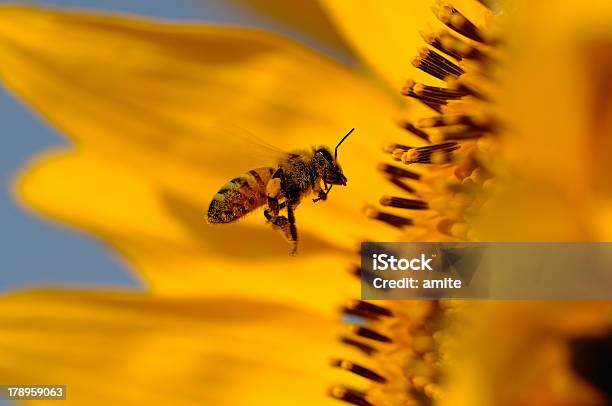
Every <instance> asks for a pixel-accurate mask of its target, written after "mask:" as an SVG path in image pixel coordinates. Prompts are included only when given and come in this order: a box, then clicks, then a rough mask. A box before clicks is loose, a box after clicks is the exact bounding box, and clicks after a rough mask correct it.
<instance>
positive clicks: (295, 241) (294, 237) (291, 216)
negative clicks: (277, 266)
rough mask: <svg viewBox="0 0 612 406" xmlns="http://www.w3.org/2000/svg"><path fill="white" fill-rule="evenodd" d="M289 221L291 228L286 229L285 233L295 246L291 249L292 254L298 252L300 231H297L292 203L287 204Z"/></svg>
mask: <svg viewBox="0 0 612 406" xmlns="http://www.w3.org/2000/svg"><path fill="white" fill-rule="evenodd" d="M287 221H288V223H289V230H288V232H287V231H285V235H286V236H287V239H288V240H289V241H291V242H292V243H293V248H292V249H291V255H295V254H296V253H297V246H298V233H297V227H296V225H295V214H294V212H293V205H292V204H288V205H287Z"/></svg>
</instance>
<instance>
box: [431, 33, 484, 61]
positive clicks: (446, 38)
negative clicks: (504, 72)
mask: <svg viewBox="0 0 612 406" xmlns="http://www.w3.org/2000/svg"><path fill="white" fill-rule="evenodd" d="M438 41H439V43H440V46H441V48H442V49H444V50H445V52H450V53H454V54H458V55H460V56H461V57H462V58H465V59H473V60H478V61H481V62H490V58H489V56H488V55H487V54H485V53H484V52H482V51H481V50H479V49H478V48H476V47H474V46H472V45H470V44H468V43H466V42H465V41H463V40H462V39H461V38H459V37H457V36H454V35H453V34H451V33H450V32H447V31H441V32H440V34H439V37H438Z"/></svg>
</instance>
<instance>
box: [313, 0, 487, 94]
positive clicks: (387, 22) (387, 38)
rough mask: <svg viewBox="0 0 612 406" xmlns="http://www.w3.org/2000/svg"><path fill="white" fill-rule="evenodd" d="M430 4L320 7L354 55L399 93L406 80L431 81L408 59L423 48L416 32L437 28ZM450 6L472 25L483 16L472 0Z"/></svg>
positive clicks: (370, 1)
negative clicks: (350, 47)
mask: <svg viewBox="0 0 612 406" xmlns="http://www.w3.org/2000/svg"><path fill="white" fill-rule="evenodd" d="M435 4H436V2H435V1H433V0H412V1H404V0H387V1H375V0H364V1H360V2H359V4H355V2H353V1H350V0H323V5H324V6H325V8H326V10H327V11H328V13H329V14H330V16H331V18H332V19H333V21H334V22H335V24H336V25H337V26H338V30H339V31H340V32H341V33H342V34H343V35H344V37H345V38H346V41H347V42H348V43H349V44H351V46H352V48H353V49H354V50H355V52H356V53H357V54H358V55H361V57H362V58H363V59H364V60H365V61H366V62H367V63H368V64H370V66H372V67H373V68H374V70H375V71H376V72H378V73H379V74H380V75H381V76H382V77H383V78H384V79H385V80H386V81H387V83H388V84H390V85H391V86H392V87H393V88H394V89H399V88H400V86H401V85H402V83H403V81H404V80H406V79H407V78H414V79H417V80H421V81H426V82H427V81H429V82H431V77H430V76H428V75H426V74H424V73H421V72H420V71H418V70H416V69H414V68H413V67H412V65H411V60H412V58H413V57H414V56H415V55H416V53H417V48H418V47H421V46H423V40H422V39H421V37H420V34H419V31H421V30H426V29H429V28H435V27H440V26H441V25H440V23H439V22H437V21H435V18H434V16H433V14H432V11H431V7H432V6H434V5H435ZM453 4H454V5H455V6H456V7H457V8H458V9H459V10H461V12H462V13H464V14H465V15H466V16H467V17H468V18H470V19H471V20H473V21H474V22H475V23H476V22H480V18H481V14H482V13H483V12H484V9H483V8H482V5H479V4H477V2H476V1H473V0H460V1H453Z"/></svg>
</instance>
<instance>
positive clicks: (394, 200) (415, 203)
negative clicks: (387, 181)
mask: <svg viewBox="0 0 612 406" xmlns="http://www.w3.org/2000/svg"><path fill="white" fill-rule="evenodd" d="M380 204H382V205H383V206H388V207H396V208H398V209H410V210H427V209H429V205H428V204H427V202H424V201H422V200H416V199H406V198H403V197H395V196H383V197H381V198H380Z"/></svg>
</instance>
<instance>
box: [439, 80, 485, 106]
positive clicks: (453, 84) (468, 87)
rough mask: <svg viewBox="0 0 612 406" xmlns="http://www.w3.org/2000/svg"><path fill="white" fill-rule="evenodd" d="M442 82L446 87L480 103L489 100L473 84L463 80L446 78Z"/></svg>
mask: <svg viewBox="0 0 612 406" xmlns="http://www.w3.org/2000/svg"><path fill="white" fill-rule="evenodd" d="M444 81H445V82H446V83H448V87H450V88H452V89H454V90H456V91H459V92H464V93H465V94H466V95H470V96H473V97H475V98H477V99H480V100H482V101H490V100H491V99H490V98H489V97H487V96H486V95H485V94H484V93H483V92H482V91H480V90H479V89H478V88H477V87H476V86H475V84H474V83H468V82H467V81H466V80H465V79H464V78H461V79H457V78H455V77H453V76H447V77H446V78H444Z"/></svg>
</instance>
